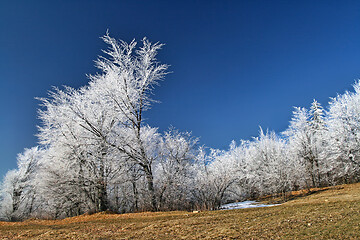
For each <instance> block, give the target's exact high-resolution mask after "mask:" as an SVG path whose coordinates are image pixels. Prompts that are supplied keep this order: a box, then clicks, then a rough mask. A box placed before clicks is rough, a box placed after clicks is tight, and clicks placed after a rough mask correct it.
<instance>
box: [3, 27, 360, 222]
mask: <svg viewBox="0 0 360 240" xmlns="http://www.w3.org/2000/svg"><path fill="white" fill-rule="evenodd" d="M102 39H103V40H104V42H105V43H106V44H107V45H108V46H109V47H108V49H107V50H104V53H105V54H106V57H99V59H98V60H97V61H96V66H97V67H98V69H99V70H100V72H99V73H98V74H95V75H90V76H89V83H88V85H86V86H83V87H81V88H79V89H74V88H71V87H64V88H62V89H59V88H54V89H53V90H52V91H51V92H49V96H48V98H42V99H39V100H40V101H41V109H40V110H39V118H40V120H41V125H40V126H39V127H38V129H39V131H38V134H37V136H38V138H39V146H37V147H34V148H31V149H25V150H24V152H23V153H21V154H19V155H18V159H17V160H18V167H17V169H15V170H11V171H9V172H8V173H7V174H6V176H5V178H4V179H3V182H2V185H1V191H0V219H1V220H9V221H16V220H23V219H26V218H29V217H40V218H64V217H69V216H76V215H79V214H83V213H87V212H88V213H90V212H99V211H105V210H108V209H109V210H112V211H115V212H137V211H148V210H150V211H158V210H162V211H165V210H194V209H218V208H219V207H220V206H221V205H223V204H226V203H229V202H234V201H242V200H246V199H249V198H256V197H260V196H262V195H268V194H280V195H281V194H282V195H284V194H285V193H286V192H288V191H291V190H298V189H301V188H310V187H320V186H328V185H333V184H340V183H351V182H357V181H359V180H360V179H359V178H360V177H359V172H360V151H359V149H360V82H356V83H355V84H354V89H355V91H354V92H345V93H344V94H342V95H338V96H337V97H335V98H332V99H331V101H330V103H329V107H328V109H327V110H324V109H323V108H322V106H321V105H320V104H319V103H318V102H317V101H316V100H314V101H313V103H312V104H311V106H310V108H309V109H306V108H299V107H297V108H295V110H294V112H293V117H292V119H291V121H290V123H289V127H288V129H286V130H285V131H284V132H283V133H282V134H281V135H278V134H276V133H275V132H271V131H265V132H264V131H263V130H262V129H261V128H260V131H259V136H258V137H255V138H253V139H251V140H241V141H240V142H239V143H238V144H237V143H236V142H235V141H233V142H232V143H231V144H230V146H229V149H227V150H219V149H208V148H206V147H205V146H199V140H198V138H196V137H193V136H192V134H191V133H190V132H180V131H178V130H176V129H175V128H173V127H170V128H169V130H168V131H165V132H164V133H161V132H159V130H158V128H156V127H153V126H149V125H148V124H147V123H146V122H145V121H144V118H143V114H144V112H145V111H147V110H149V109H150V108H151V106H152V104H153V103H155V102H156V101H155V100H154V99H153V98H152V96H153V95H152V90H153V89H154V88H155V87H156V86H158V85H159V81H161V80H163V79H164V77H165V75H166V74H167V69H168V65H166V64H161V63H160V62H158V60H157V59H156V56H157V52H158V51H159V50H160V49H161V48H162V46H163V44H160V43H151V42H150V41H149V40H147V39H146V38H144V39H143V40H142V41H141V43H140V46H137V45H138V44H137V42H136V41H134V40H133V41H131V42H130V43H126V42H124V41H117V40H115V39H114V38H111V37H110V36H109V34H108V33H107V34H106V35H105V36H103V37H102Z"/></svg>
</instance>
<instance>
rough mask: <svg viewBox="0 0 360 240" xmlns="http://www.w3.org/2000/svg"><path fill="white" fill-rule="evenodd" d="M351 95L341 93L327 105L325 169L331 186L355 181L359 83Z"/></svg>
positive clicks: (359, 163)
mask: <svg viewBox="0 0 360 240" xmlns="http://www.w3.org/2000/svg"><path fill="white" fill-rule="evenodd" d="M354 90H355V91H354V92H345V93H344V94H342V95H338V96H337V97H335V98H333V99H332V101H331V102H330V107H329V114H328V119H327V124H328V128H329V133H328V142H329V144H328V148H327V152H328V159H329V161H330V163H329V165H328V167H329V169H328V170H329V171H331V173H332V175H333V178H334V183H337V182H340V183H349V182H354V181H359V179H360V177H359V174H360V151H359V149H360V81H357V82H356V83H355V84H354Z"/></svg>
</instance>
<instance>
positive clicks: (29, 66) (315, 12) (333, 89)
mask: <svg viewBox="0 0 360 240" xmlns="http://www.w3.org/2000/svg"><path fill="white" fill-rule="evenodd" d="M106 29H109V31H110V33H111V35H112V36H113V37H115V38H119V39H123V40H126V41H130V40H132V39H133V38H136V39H138V40H140V39H141V38H142V37H144V36H147V37H148V38H149V39H150V40H151V41H160V42H163V43H166V46H165V47H164V48H163V50H162V51H161V52H160V54H159V60H161V61H162V62H163V63H168V64H170V65H171V68H170V70H171V71H172V73H171V74H169V75H168V76H167V78H166V79H165V81H164V82H162V84H161V86H160V87H158V88H157V89H156V91H155V99H157V100H160V101H161V104H156V105H154V106H153V108H152V109H151V110H150V111H149V112H147V113H146V117H147V119H148V120H147V121H148V123H149V124H150V125H152V126H157V127H159V129H160V130H161V131H163V130H166V129H167V128H168V127H169V126H170V125H172V126H174V127H176V128H178V129H180V130H183V131H185V130H187V131H192V132H193V134H194V135H195V136H198V137H200V140H201V144H205V145H207V146H209V147H213V148H227V146H228V145H229V143H230V141H231V140H232V139H235V140H240V139H249V138H251V137H252V136H256V135H257V133H258V130H259V126H262V127H263V128H269V129H270V130H275V131H276V132H281V131H283V130H285V128H286V127H287V125H288V121H289V120H290V118H291V112H292V107H293V106H304V107H308V106H309V105H310V103H311V102H312V100H313V99H314V98H316V99H317V100H318V101H319V102H320V103H322V104H323V105H325V106H326V105H327V102H328V101H329V97H333V96H335V95H336V93H343V92H344V91H345V90H347V89H348V90H351V85H352V84H353V83H354V81H355V79H358V78H359V77H360V68H359V63H360V61H359V57H360V41H359V39H360V2H359V1H329V0H327V1H210V0H207V1H100V0H98V1H70V0H67V1H7V0H2V1H1V2H0V74H1V75H0V108H1V116H0V133H1V135H0V152H1V154H0V176H2V175H4V174H5V172H6V171H7V170H8V169H12V168H15V167H16V155H17V153H19V152H22V150H23V149H24V148H29V147H32V146H35V145H36V144H37V139H36V137H35V136H34V135H35V134H36V132H37V128H36V125H38V124H39V122H38V120H37V114H36V111H37V108H38V107H39V106H38V104H39V102H38V101H37V100H35V99H34V97H43V96H46V94H47V91H48V90H50V89H51V86H61V85H69V86H72V87H79V86H82V85H85V84H86V83H87V78H86V76H85V74H89V73H95V72H96V71H97V69H96V68H95V67H94V62H93V61H94V60H95V59H96V58H97V56H98V55H100V54H101V51H100V50H101V49H104V48H106V45H105V44H104V43H103V42H102V41H101V39H100V38H99V37H100V36H102V35H103V34H104V33H105V32H106Z"/></svg>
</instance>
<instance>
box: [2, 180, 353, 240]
mask: <svg viewBox="0 0 360 240" xmlns="http://www.w3.org/2000/svg"><path fill="white" fill-rule="evenodd" d="M0 239H99V240H100V239H360V184H359V183H358V184H351V185H342V186H337V187H332V188H329V189H324V190H322V191H313V192H312V194H310V195H307V196H300V197H297V198H295V199H293V200H290V201H288V202H285V203H283V204H281V205H278V206H273V207H266V208H248V209H237V210H220V211H205V212H200V213H192V212H159V213H148V212H147V213H133V214H106V213H98V214H93V215H83V216H78V217H73V218H67V219H63V220H56V221H49V220H28V221H25V222H21V223H5V222H0Z"/></svg>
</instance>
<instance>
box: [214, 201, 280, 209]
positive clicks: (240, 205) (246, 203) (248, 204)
mask: <svg viewBox="0 0 360 240" xmlns="http://www.w3.org/2000/svg"><path fill="white" fill-rule="evenodd" d="M277 205H280V204H262V203H259V202H256V201H244V202H235V203H228V204H225V205H221V206H220V209H221V210H231V209H242V208H256V207H272V206H277Z"/></svg>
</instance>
